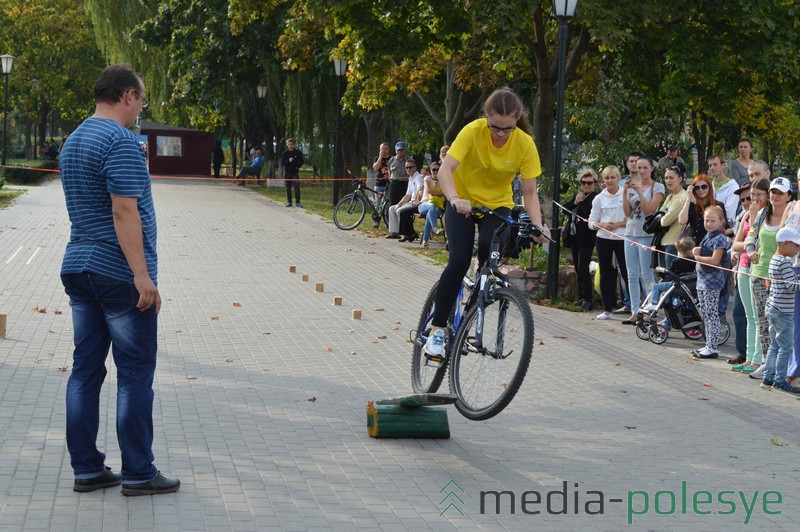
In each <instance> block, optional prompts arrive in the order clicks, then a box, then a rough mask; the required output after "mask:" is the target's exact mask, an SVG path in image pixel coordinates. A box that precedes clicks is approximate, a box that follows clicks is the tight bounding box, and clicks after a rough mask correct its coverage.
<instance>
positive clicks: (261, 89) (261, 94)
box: [256, 85, 272, 187]
mask: <svg viewBox="0 0 800 532" xmlns="http://www.w3.org/2000/svg"><path fill="white" fill-rule="evenodd" d="M256 92H257V94H258V99H259V100H260V101H261V102H263V101H264V98H266V97H267V86H266V85H258V86H257V87H256ZM268 140H269V139H267V138H265V139H264V153H265V154H266V153H267V151H266V150H267V141H268ZM270 164H272V161H270ZM267 172H271V169H267ZM267 175H268V176H269V175H271V174H267ZM267 187H269V180H267Z"/></svg>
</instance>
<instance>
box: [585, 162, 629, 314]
mask: <svg viewBox="0 0 800 532" xmlns="http://www.w3.org/2000/svg"><path fill="white" fill-rule="evenodd" d="M621 177H622V176H621V175H620V173H619V168H617V167H616V166H606V167H605V168H604V169H603V172H602V173H601V178H602V179H603V185H604V188H603V190H602V191H601V192H600V194H598V195H597V196H595V198H594V200H593V201H592V212H591V214H590V215H589V229H591V230H596V231H597V241H596V242H597V244H596V245H597V260H598V262H599V263H600V295H601V297H602V299H603V313H602V314H600V315H599V316H597V319H598V320H610V319H611V318H612V317H613V314H612V310H613V309H614V303H616V302H617V273H616V270H615V269H614V256H616V257H617V266H618V267H619V270H620V273H622V279H623V281H624V282H627V280H628V270H627V269H626V268H625V242H624V241H623V240H622V237H621V236H619V235H620V233H621V232H622V229H623V228H624V227H625V224H626V220H625V212H624V211H623V208H622V189H621V188H620V186H619V181H620V179H621Z"/></svg>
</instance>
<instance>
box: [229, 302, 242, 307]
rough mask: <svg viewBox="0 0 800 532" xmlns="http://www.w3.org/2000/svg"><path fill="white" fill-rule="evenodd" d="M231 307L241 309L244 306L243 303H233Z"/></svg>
mask: <svg viewBox="0 0 800 532" xmlns="http://www.w3.org/2000/svg"><path fill="white" fill-rule="evenodd" d="M231 305H233V306H234V307H241V306H242V304H241V303H231Z"/></svg>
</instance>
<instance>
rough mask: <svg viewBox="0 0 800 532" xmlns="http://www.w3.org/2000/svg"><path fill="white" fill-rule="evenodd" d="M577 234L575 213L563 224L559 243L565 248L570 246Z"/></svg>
mask: <svg viewBox="0 0 800 532" xmlns="http://www.w3.org/2000/svg"><path fill="white" fill-rule="evenodd" d="M577 234H578V226H577V225H576V223H575V214H573V215H572V216H570V219H569V223H568V224H567V225H566V226H564V230H563V231H562V232H561V243H562V244H563V245H564V247H565V248H570V247H572V244H573V243H574V242H575V236H576V235H577Z"/></svg>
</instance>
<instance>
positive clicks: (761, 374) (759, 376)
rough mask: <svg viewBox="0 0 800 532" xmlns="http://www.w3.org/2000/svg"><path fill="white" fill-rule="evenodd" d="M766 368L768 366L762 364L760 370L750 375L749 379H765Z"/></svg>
mask: <svg viewBox="0 0 800 532" xmlns="http://www.w3.org/2000/svg"><path fill="white" fill-rule="evenodd" d="M764 366H766V364H761V365H760V366H758V369H757V370H755V371H754V372H753V373H751V374H750V375H748V377H750V378H751V379H758V380H761V379H763V378H764Z"/></svg>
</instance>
